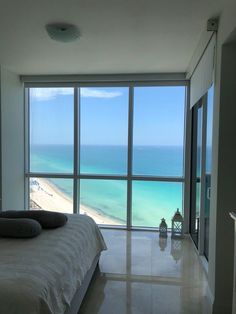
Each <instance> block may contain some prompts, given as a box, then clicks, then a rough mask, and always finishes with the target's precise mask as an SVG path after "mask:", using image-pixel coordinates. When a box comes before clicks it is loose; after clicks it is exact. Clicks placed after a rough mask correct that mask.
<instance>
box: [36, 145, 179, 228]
mask: <svg viewBox="0 0 236 314" xmlns="http://www.w3.org/2000/svg"><path fill="white" fill-rule="evenodd" d="M79 166H80V167H79V168H80V173H81V174H104V175H106V174H110V175H126V174H127V147H125V146H111V145H110V146H105V145H104V146H102V145H100V146H95V145H82V146H81V150H80V165H79ZM30 171H31V172H38V173H43V172H46V173H66V174H71V173H73V147H72V146H70V145H31V150H30ZM133 174H134V175H142V176H150V175H154V176H165V177H171V176H172V177H182V176H183V147H181V146H134V149H133ZM50 181H51V183H53V184H54V185H56V187H57V188H58V189H60V191H61V192H63V193H65V194H66V195H67V196H68V197H70V198H72V197H73V180H72V179H50ZM79 187H80V191H79V192H80V193H79V194H80V203H81V204H83V205H86V206H88V207H91V208H93V209H96V210H97V211H99V212H101V213H103V214H105V215H106V216H108V217H111V218H115V219H117V220H118V221H119V224H120V225H125V224H126V203H127V181H126V180H98V179H96V180H95V179H81V180H80V182H79ZM176 208H179V209H180V210H181V211H182V208H183V184H182V183H180V182H156V181H141V180H133V183H132V225H133V226H138V227H157V226H159V224H160V221H161V218H165V219H166V221H167V224H168V226H169V227H171V218H172V216H173V215H174V213H175V211H176Z"/></svg>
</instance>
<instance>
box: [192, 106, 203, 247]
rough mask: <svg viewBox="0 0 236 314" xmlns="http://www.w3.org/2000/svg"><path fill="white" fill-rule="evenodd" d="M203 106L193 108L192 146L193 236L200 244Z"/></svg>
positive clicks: (196, 242)
mask: <svg viewBox="0 0 236 314" xmlns="http://www.w3.org/2000/svg"><path fill="white" fill-rule="evenodd" d="M202 115H203V109H202V106H198V105H196V106H195V107H194V108H193V143H192V144H193V146H192V150H193V152H192V182H191V185H192V187H191V188H192V191H191V236H192V238H193V241H194V242H195V244H196V246H198V234H199V219H200V206H201V188H202V184H201V169H202V127H203V126H202Z"/></svg>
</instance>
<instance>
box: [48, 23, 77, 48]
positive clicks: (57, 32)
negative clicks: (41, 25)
mask: <svg viewBox="0 0 236 314" xmlns="http://www.w3.org/2000/svg"><path fill="white" fill-rule="evenodd" d="M45 28H46V31H47V33H48V35H49V37H50V38H51V39H53V40H56V41H60V42H64V43H66V42H71V41H75V40H76V39H77V38H79V37H80V32H79V29H78V27H77V26H75V25H72V24H65V23H60V24H59V23H57V24H48V25H46V26H45Z"/></svg>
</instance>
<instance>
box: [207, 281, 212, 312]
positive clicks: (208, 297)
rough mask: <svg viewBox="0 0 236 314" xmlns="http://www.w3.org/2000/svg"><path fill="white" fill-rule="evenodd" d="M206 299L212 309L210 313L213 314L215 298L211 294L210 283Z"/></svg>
mask: <svg viewBox="0 0 236 314" xmlns="http://www.w3.org/2000/svg"><path fill="white" fill-rule="evenodd" d="M206 298H207V302H208V304H209V307H210V313H212V312H213V304H214V297H213V294H212V292H211V289H210V287H209V284H208V283H207V288H206Z"/></svg>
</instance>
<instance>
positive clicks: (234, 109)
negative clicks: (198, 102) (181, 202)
mask: <svg viewBox="0 0 236 314" xmlns="http://www.w3.org/2000/svg"><path fill="white" fill-rule="evenodd" d="M235 16H236V3H234V4H231V6H229V7H228V8H227V9H226V10H225V11H224V12H223V13H222V15H221V17H220V25H219V31H218V36H217V61H216V76H215V97H214V122H213V130H214V132H213V162H212V193H211V196H212V197H211V216H210V235H209V237H210V243H209V268H208V269H209V270H208V282H209V288H210V292H211V296H212V301H213V313H224V314H228V313H229V314H231V312H232V292H233V247H234V246H233V221H232V220H231V219H230V217H229V211H230V210H232V209H234V208H236V162H235V161H236V142H235V135H236V123H235V121H236V84H235V77H236V51H235V50H234V49H235V46H234V47H233V46H231V47H228V46H227V47H224V49H222V48H223V44H225V43H226V42H227V41H228V38H229V37H231V36H230V35H231V33H232V32H233V30H234V29H235V28H236V20H235ZM222 50H223V54H222Z"/></svg>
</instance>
